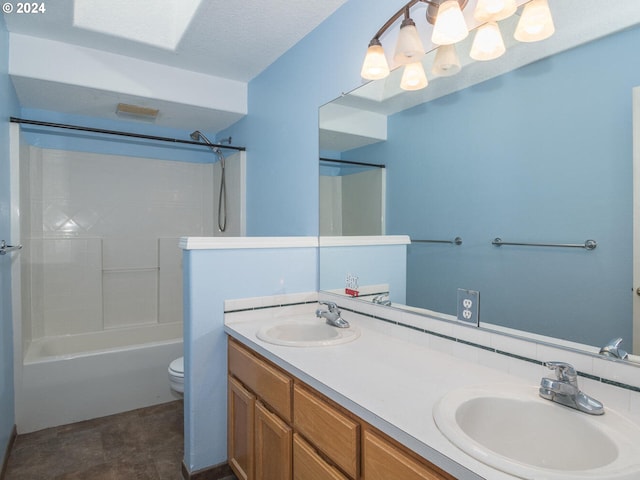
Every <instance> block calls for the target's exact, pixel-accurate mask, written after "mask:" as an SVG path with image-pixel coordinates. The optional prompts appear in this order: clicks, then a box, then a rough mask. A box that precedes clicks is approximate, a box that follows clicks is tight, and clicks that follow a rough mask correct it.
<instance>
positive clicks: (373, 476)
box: [362, 430, 454, 480]
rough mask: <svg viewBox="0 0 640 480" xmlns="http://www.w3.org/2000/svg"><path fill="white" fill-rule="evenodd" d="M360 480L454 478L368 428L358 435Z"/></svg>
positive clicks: (437, 479) (443, 479)
mask: <svg viewBox="0 0 640 480" xmlns="http://www.w3.org/2000/svg"><path fill="white" fill-rule="evenodd" d="M362 479H363V480H454V477H452V476H450V475H449V474H447V473H445V472H443V471H441V470H440V469H438V468H437V467H435V466H434V465H431V464H430V463H429V462H427V461H426V460H424V459H420V460H418V459H417V458H416V457H415V456H414V455H413V454H411V453H410V452H409V451H408V450H407V449H405V448H404V447H401V446H399V445H395V444H393V443H392V442H391V441H390V440H387V439H385V438H383V437H382V436H381V435H379V434H376V433H374V432H373V431H371V430H365V432H364V434H363V436H362Z"/></svg>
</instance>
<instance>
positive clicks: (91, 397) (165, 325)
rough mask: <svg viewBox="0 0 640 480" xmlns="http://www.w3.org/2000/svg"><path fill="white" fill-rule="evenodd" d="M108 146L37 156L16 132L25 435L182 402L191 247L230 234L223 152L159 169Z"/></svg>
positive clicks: (19, 360) (18, 328)
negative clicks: (186, 243) (184, 247)
mask: <svg viewBox="0 0 640 480" xmlns="http://www.w3.org/2000/svg"><path fill="white" fill-rule="evenodd" d="M119 141H120V140H116V142H119ZM103 145H104V143H103V144H96V152H86V151H81V150H83V149H79V150H78V151H71V150H69V151H67V150H56V149H48V148H42V147H36V146H34V145H29V144H28V143H27V141H26V136H25V132H24V131H21V129H20V127H19V126H18V125H16V124H15V123H14V124H12V125H11V154H10V157H11V160H10V162H11V167H10V168H11V191H12V200H11V211H12V216H11V221H12V231H13V232H16V235H14V236H12V238H11V241H12V242H16V244H17V243H21V244H22V245H23V247H24V248H23V249H22V250H21V251H20V252H19V254H16V256H15V259H16V260H17V261H14V262H13V266H12V285H13V289H12V290H13V291H12V298H13V300H12V303H13V306H14V309H13V310H14V312H13V313H14V358H15V362H14V365H15V370H14V380H15V399H16V402H15V408H16V424H17V429H18V432H19V433H27V432H32V431H36V430H40V429H43V428H48V427H52V426H57V425H64V424H68V423H73V422H77V421H82V420H87V419H92V418H98V417H102V416H105V415H110V414H114V413H119V412H124V411H127V410H132V409H136V408H141V407H146V406H150V405H155V404H159V403H163V402H168V401H172V400H176V399H177V398H178V397H177V394H175V393H174V392H173V391H172V390H171V388H170V383H169V377H168V372H167V368H168V366H169V364H170V363H171V361H172V360H175V359H176V358H178V357H181V356H182V355H183V341H182V328H183V325H182V265H181V261H182V252H181V250H180V249H179V247H178V239H179V237H180V236H183V235H191V236H212V235H216V234H222V232H216V229H215V223H216V199H217V200H218V202H219V203H220V202H222V203H223V205H222V207H226V201H227V198H226V191H225V192H223V193H224V195H222V196H220V198H218V195H216V193H217V192H216V188H215V187H214V186H215V185H221V182H219V181H218V180H219V179H220V165H219V164H220V162H219V161H218V160H220V159H221V158H220V157H221V156H222V155H221V154H218V152H216V150H214V153H216V155H211V153H210V152H209V153H208V154H207V155H208V157H209V158H210V161H208V162H207V161H205V162H204V163H203V162H201V161H200V160H198V159H197V158H196V157H195V156H189V152H188V151H177V152H176V153H175V157H176V158H175V159H169V158H164V159H162V160H159V159H158V158H149V157H141V156H137V155H135V154H132V156H125V155H114V154H112V153H108V152H106V153H105V152H103V151H100V149H101V148H103V147H102V146H103ZM118 146H120V144H119V143H118ZM203 146H205V147H210V142H208V141H206V140H203ZM104 148H105V151H106V150H109V148H107V147H106V146H105V147H104ZM210 149H212V150H213V148H210ZM160 150H162V154H163V155H165V151H164V150H163V149H160ZM218 150H219V149H218ZM194 155H195V154H194ZM227 160H228V162H227V165H226V167H227V172H226V173H227V178H226V181H225V183H222V184H223V185H226V186H228V187H230V188H229V198H228V200H229V209H228V212H226V209H224V208H221V209H220V212H221V213H222V214H224V213H228V218H225V220H226V222H225V223H224V226H225V229H224V230H225V231H224V234H225V235H230V236H238V235H243V234H244V198H245V197H244V179H245V176H244V171H245V170H244V169H245V164H246V160H245V157H244V152H238V153H237V154H234V155H232V156H230V157H229V158H227ZM220 230H222V229H220Z"/></svg>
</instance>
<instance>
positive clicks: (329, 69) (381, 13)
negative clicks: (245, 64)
mask: <svg viewBox="0 0 640 480" xmlns="http://www.w3.org/2000/svg"><path fill="white" fill-rule="evenodd" d="M404 3H405V2H403V1H396V0H393V1H389V0H387V1H385V0H371V1H365V0H350V1H348V2H347V3H346V4H345V5H343V6H342V7H341V8H340V9H338V11H336V13H334V15H332V16H331V17H330V18H328V19H327V20H326V21H325V22H323V23H322V24H321V25H320V26H319V27H318V28H316V29H315V30H314V31H313V32H311V33H310V34H309V35H307V36H306V37H305V38H304V39H302V40H301V41H300V42H299V43H298V44H296V45H295V46H294V47H293V48H291V49H290V50H288V51H287V52H286V53H285V54H284V55H282V56H281V57H280V58H279V59H278V60H277V61H276V62H274V63H273V64H272V65H271V66H270V67H269V68H267V69H266V70H265V71H264V72H263V73H261V74H260V75H259V76H258V77H256V78H255V79H253V80H252V81H251V82H250V83H249V115H248V116H247V117H245V118H244V119H243V120H241V121H240V122H239V123H238V124H237V125H235V126H234V128H232V129H230V130H229V131H228V132H227V133H226V134H231V135H233V138H234V141H237V142H239V143H240V144H247V145H248V147H249V149H248V151H247V162H248V165H247V233H248V235H317V234H318V222H319V220H318V157H319V149H318V108H319V107H320V106H321V105H323V104H325V103H327V102H329V101H331V100H333V99H334V98H336V97H337V96H339V95H340V94H341V93H342V92H348V91H350V90H352V89H353V88H355V87H358V86H360V85H361V84H362V80H361V78H360V68H361V67H362V60H363V59H364V54H365V52H366V49H367V45H368V44H369V40H371V37H372V36H373V35H374V34H375V32H376V30H377V29H378V28H379V26H380V25H382V24H384V22H385V21H386V20H387V18H388V17H389V15H391V14H393V13H394V12H395V11H396V10H397V9H398V8H400V7H401V6H402V5H403V4H404Z"/></svg>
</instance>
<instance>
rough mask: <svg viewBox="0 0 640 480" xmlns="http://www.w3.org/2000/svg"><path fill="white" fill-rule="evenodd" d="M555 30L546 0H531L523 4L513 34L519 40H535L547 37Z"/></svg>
mask: <svg viewBox="0 0 640 480" xmlns="http://www.w3.org/2000/svg"><path fill="white" fill-rule="evenodd" d="M553 32H555V26H554V25H553V17H552V16H551V11H550V10H549V2H547V0H531V1H530V2H529V3H527V4H526V5H525V6H524V10H523V11H522V16H521V17H520V20H519V21H518V26H517V27H516V33H515V34H514V35H513V36H514V38H515V39H516V40H518V41H519V42H537V41H539V40H544V39H545V38H549V37H550V36H551V35H553Z"/></svg>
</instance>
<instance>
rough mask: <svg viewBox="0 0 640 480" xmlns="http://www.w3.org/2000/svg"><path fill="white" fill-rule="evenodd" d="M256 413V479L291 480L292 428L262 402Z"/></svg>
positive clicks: (258, 403) (258, 404)
mask: <svg viewBox="0 0 640 480" xmlns="http://www.w3.org/2000/svg"><path fill="white" fill-rule="evenodd" d="M255 412H256V418H255V464H256V467H255V468H256V469H255V479H256V480H291V470H292V469H291V462H292V445H291V440H292V430H291V427H289V426H288V425H287V424H286V423H284V422H283V421H282V420H281V419H280V418H278V417H277V415H275V414H273V413H271V412H270V411H269V410H267V409H266V408H265V407H264V405H262V404H261V403H260V402H257V403H256V409H255Z"/></svg>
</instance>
